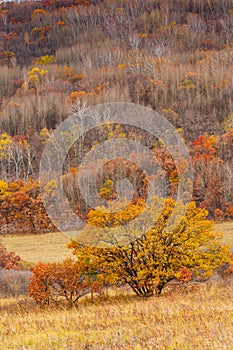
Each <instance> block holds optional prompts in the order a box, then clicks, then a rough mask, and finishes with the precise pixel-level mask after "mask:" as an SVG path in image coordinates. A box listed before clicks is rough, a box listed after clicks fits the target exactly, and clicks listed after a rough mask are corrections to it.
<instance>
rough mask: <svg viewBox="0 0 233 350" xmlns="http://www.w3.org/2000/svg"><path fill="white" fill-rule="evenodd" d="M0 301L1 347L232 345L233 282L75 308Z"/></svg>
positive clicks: (211, 348)
mask: <svg viewBox="0 0 233 350" xmlns="http://www.w3.org/2000/svg"><path fill="white" fill-rule="evenodd" d="M22 304H23V302H21V303H19V302H17V300H16V299H12V300H11V299H7V300H0V308H1V309H2V310H1V313H0V339H1V349H4V350H14V349H15V350H20V349H30V350H31V349H36V350H56V349H57V350H58V349H59V350H65V349H66V350H71V349H75V350H78V349H83V350H88V349H90V350H91V349H92V350H94V349H95V350H100V349H101V350H111V349H121V350H122V349H130V350H131V349H134V350H146V349H150V350H156V349H159V350H165V349H166V350H185V349H188V350H192V349H201V350H205V349H206V350H207V349H208V350H215V349H216V350H221V349H228V350H232V349H233V323H232V320H233V303H232V286H230V285H228V287H222V288H221V289H217V288H211V289H209V290H206V291H205V292H203V293H202V294H199V293H197V292H190V293H189V294H185V295H182V294H181V295H177V294H176V295H173V294H171V295H167V296H166V295H164V296H162V297H160V298H156V297H153V298H150V299H148V300H141V299H138V298H136V297H133V296H131V295H122V296H119V295H118V296H117V295H116V296H112V297H111V298H109V299H107V300H102V301H101V300H99V301H98V300H97V301H96V302H95V303H94V304H92V303H91V302H90V301H89V302H87V301H83V302H82V303H80V304H79V306H78V307H77V308H74V309H44V310H41V309H39V308H37V307H35V306H32V305H31V302H30V301H25V304H23V305H22Z"/></svg>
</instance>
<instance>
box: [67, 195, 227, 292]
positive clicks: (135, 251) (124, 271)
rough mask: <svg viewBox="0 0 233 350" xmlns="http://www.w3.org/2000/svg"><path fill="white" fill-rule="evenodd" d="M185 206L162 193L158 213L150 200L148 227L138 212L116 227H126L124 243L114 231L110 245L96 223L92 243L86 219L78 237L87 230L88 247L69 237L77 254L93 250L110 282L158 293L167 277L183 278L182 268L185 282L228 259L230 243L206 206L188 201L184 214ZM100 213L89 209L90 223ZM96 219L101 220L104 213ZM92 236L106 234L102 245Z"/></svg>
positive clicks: (95, 259)
mask: <svg viewBox="0 0 233 350" xmlns="http://www.w3.org/2000/svg"><path fill="white" fill-rule="evenodd" d="M154 203H156V201H155V202H154ZM183 209H184V207H183V204H178V205H177V206H175V202H174V200H172V199H166V200H165V201H164V207H163V209H162V211H161V214H160V215H159V218H158V217H156V212H157V211H158V206H157V205H153V203H152V205H150V206H145V208H144V211H145V212H146V215H147V220H152V221H153V219H154V225H152V226H151V228H150V229H149V230H148V231H146V221H147V220H145V218H146V217H145V216H144V217H143V216H142V214H141V216H142V220H141V221H140V219H139V221H138V222H137V223H136V224H135V220H132V223H131V224H129V225H128V226H123V228H119V230H121V229H122V230H125V231H126V232H125V235H126V236H128V237H131V238H132V240H131V241H130V242H129V243H128V244H125V245H122V246H121V245H120V244H117V243H116V242H117V239H115V238H114V237H113V241H112V246H111V245H109V242H110V241H109V237H111V234H110V233H109V234H108V235H107V234H103V233H101V234H100V235H99V237H98V230H100V228H99V227H98V225H97V227H96V228H94V229H93V232H94V235H93V247H92V248H90V245H91V241H92V236H91V235H90V234H91V231H90V227H88V225H87V226H86V228H84V232H83V236H82V234H80V235H79V236H78V237H79V238H80V239H81V240H82V243H83V239H84V238H85V237H87V236H89V238H86V239H87V244H88V245H89V247H88V248H87V247H86V248H85V247H84V246H83V245H80V243H78V242H76V241H73V242H72V243H71V244H70V248H71V249H73V253H74V254H76V255H79V254H80V251H81V250H82V251H85V249H88V250H89V254H92V257H91V259H90V260H91V261H92V263H93V265H94V266H95V267H97V268H99V270H100V271H102V274H103V275H105V276H108V279H109V281H111V282H112V283H120V284H122V283H126V284H128V285H129V286H130V287H131V288H132V289H133V290H134V292H135V293H136V294H137V295H139V296H150V295H153V294H158V295H159V294H161V292H162V290H163V288H164V287H165V286H166V285H167V284H168V282H169V281H171V280H174V279H179V280H180V279H182V276H183V275H184V274H183V271H185V278H184V282H186V281H187V275H189V276H190V278H192V277H193V276H198V277H199V278H203V277H208V276H210V275H211V274H212V272H213V270H214V269H215V268H216V267H218V266H220V265H221V264H222V263H223V262H229V261H230V251H229V247H228V246H224V245H222V243H221V234H220V233H217V232H215V231H214V227H213V226H214V223H213V222H212V221H209V220H207V215H208V212H207V211H206V210H204V209H201V208H197V207H196V205H195V203H194V202H191V203H190V204H189V205H187V207H186V208H185V209H186V212H185V215H182V213H183V214H184V212H183ZM140 210H141V208H140ZM174 213H175V215H174V216H173V214H174ZM99 215H100V211H98V210H95V211H93V212H90V213H89V217H90V220H91V222H92V224H93V223H94V221H95V220H96V222H98V216H99ZM181 215H182V217H181ZM94 216H96V217H95V220H93V217H94ZM157 216H158V215H157ZM116 218H117V215H116ZM133 218H135V216H134V215H133ZM169 218H170V224H169V225H168V221H169ZM99 219H100V221H101V222H103V220H102V219H103V218H102V215H100V218H99ZM111 229H112V228H111ZM114 229H115V228H114ZM116 229H117V228H116ZM96 232H97V236H96V235H95V233H96ZM110 232H111V231H110ZM119 232H120V231H119ZM96 237H98V238H99V240H100V241H103V240H104V239H105V237H107V239H106V245H105V246H104V247H103V246H101V244H100V247H98V245H97V243H98V240H97V238H96ZM91 250H92V252H91Z"/></svg>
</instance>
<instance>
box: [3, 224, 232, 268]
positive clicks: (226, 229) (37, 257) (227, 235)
mask: <svg viewBox="0 0 233 350" xmlns="http://www.w3.org/2000/svg"><path fill="white" fill-rule="evenodd" d="M215 227H216V229H217V230H218V231H221V232H223V234H224V238H223V242H224V243H225V244H229V245H230V246H231V247H233V221H228V222H222V223H216V226H215ZM70 235H71V234H70ZM3 243H4V244H5V246H6V247H7V249H9V250H13V251H15V252H16V253H17V254H19V256H21V258H22V259H23V260H25V261H28V262H32V263H37V262H38V261H43V262H53V261H59V260H62V259H64V258H65V257H67V256H69V255H70V254H71V253H70V251H69V249H67V247H66V244H67V243H68V238H66V237H65V236H64V235H63V234H62V233H60V232H53V233H47V234H41V235H23V236H19V235H18V236H16V235H9V236H5V237H3Z"/></svg>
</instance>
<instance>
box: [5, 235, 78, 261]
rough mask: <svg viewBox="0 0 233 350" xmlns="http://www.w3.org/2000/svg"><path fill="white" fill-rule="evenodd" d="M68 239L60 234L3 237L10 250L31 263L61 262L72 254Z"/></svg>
mask: <svg viewBox="0 0 233 350" xmlns="http://www.w3.org/2000/svg"><path fill="white" fill-rule="evenodd" d="M68 242H69V241H68V239H67V238H66V237H65V236H64V235H63V234H62V233H60V232H53V233H47V234H38V235H23V236H15V235H9V236H5V237H3V243H4V245H5V246H6V247H7V249H8V250H13V251H15V252H16V253H17V254H18V255H19V256H20V257H21V258H22V259H23V260H25V261H27V262H31V263H37V262H39V261H43V262H53V261H59V260H62V259H64V258H66V257H67V256H69V255H70V254H71V253H70V251H69V249H68V248H67V246H66V244H67V243H68Z"/></svg>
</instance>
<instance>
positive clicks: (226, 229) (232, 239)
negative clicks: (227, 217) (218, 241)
mask: <svg viewBox="0 0 233 350" xmlns="http://www.w3.org/2000/svg"><path fill="white" fill-rule="evenodd" d="M215 228H216V230H218V231H220V232H222V233H223V235H224V238H223V241H224V243H225V244H229V245H230V246H231V247H233V221H225V222H219V223H216V224H215Z"/></svg>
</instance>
